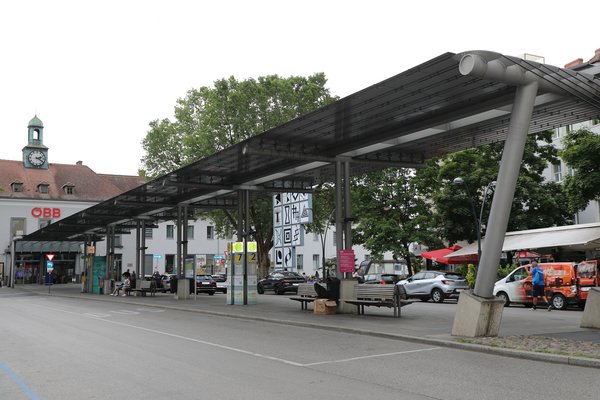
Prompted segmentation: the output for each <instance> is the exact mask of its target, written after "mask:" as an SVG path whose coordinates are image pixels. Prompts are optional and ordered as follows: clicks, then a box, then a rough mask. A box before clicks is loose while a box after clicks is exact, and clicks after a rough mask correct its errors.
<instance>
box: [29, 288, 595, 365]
mask: <svg viewBox="0 0 600 400" xmlns="http://www.w3.org/2000/svg"><path fill="white" fill-rule="evenodd" d="M30 293H35V294H37V295H40V296H54V297H64V298H71V299H86V300H91V301H105V302H106V301H107V300H109V299H108V298H104V296H98V297H89V296H83V295H82V296H73V295H65V294H56V293H51V294H47V293H37V292H30ZM109 302H110V301H109ZM126 302H127V304H133V305H137V306H143V307H156V308H164V309H167V310H177V311H186V312H194V313H199V314H205V315H214V316H217V317H224V318H235V319H241V320H249V321H260V322H267V323H271V324H278V325H287V326H290V325H291V326H298V327H304V328H312V329H321V330H327V331H332V332H344V333H351V334H355V335H363V336H371V337H380V338H385V339H392V340H401V341H406V342H412V343H420V344H427V345H433V346H439V347H447V348H453V349H459V350H468V351H474V352H480V353H486V354H494V355H499V356H503V357H511V358H525V359H528V360H533V361H541V362H548V363H554V364H566V365H573V366H578V367H586V368H598V369H600V359H595V358H585V357H573V356H564V355H560V354H552V353H538V352H533V351H525V350H516V349H509V348H502V347H493V346H485V345H480V344H473V343H461V342H459V341H454V340H444V339H434V338H427V337H418V336H410V335H402V334H393V333H385V332H377V331H369V330H365V329H357V328H347V327H339V326H334V325H327V324H315V323H310V322H301V321H292V320H282V319H273V318H265V317H258V316H247V315H239V314H232V313H223V312H218V311H209V310H199V309H195V308H189V307H180V306H169V305H164V304H147V303H142V302H136V301H135V300H131V299H130V298H128V299H126ZM457 340H460V338H459V337H457ZM467 340H468V339H467Z"/></svg>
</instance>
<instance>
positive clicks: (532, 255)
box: [516, 251, 542, 258]
mask: <svg viewBox="0 0 600 400" xmlns="http://www.w3.org/2000/svg"><path fill="white" fill-rule="evenodd" d="M516 256H517V258H540V257H541V256H542V255H541V254H540V253H536V252H535V251H517V254H516Z"/></svg>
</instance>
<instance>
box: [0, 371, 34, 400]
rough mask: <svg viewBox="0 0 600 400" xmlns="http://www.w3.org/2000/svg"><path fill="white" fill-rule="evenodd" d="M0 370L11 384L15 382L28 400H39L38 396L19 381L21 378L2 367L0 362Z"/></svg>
mask: <svg viewBox="0 0 600 400" xmlns="http://www.w3.org/2000/svg"><path fill="white" fill-rule="evenodd" d="M0 369H1V370H3V371H4V373H6V375H8V377H9V378H10V379H12V380H13V382H15V383H16V384H17V385H18V386H19V387H20V388H21V390H22V391H23V393H24V394H25V395H26V396H27V397H28V398H29V399H30V400H39V397H38V395H37V394H36V393H35V392H34V391H33V390H32V389H31V388H30V387H29V386H27V385H26V384H25V382H23V381H22V380H21V378H19V376H18V375H17V374H16V373H15V371H13V370H12V369H10V368H8V367H7V366H6V365H4V364H3V363H1V362H0Z"/></svg>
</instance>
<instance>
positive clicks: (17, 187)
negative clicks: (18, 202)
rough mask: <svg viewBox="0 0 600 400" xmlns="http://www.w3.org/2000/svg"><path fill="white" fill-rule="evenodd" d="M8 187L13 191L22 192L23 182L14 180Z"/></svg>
mask: <svg viewBox="0 0 600 400" xmlns="http://www.w3.org/2000/svg"><path fill="white" fill-rule="evenodd" d="M10 187H11V188H12V191H13V193H21V192H23V182H19V181H14V182H13V183H11V184H10Z"/></svg>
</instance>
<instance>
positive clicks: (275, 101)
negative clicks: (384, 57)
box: [142, 73, 336, 275]
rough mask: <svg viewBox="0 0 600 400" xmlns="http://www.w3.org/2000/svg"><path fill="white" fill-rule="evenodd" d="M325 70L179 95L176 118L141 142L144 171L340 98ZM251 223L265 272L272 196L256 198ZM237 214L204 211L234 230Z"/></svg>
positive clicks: (156, 124) (186, 160)
mask: <svg viewBox="0 0 600 400" xmlns="http://www.w3.org/2000/svg"><path fill="white" fill-rule="evenodd" d="M326 82H327V80H326V78H325V74H323V73H317V74H314V75H311V76H308V77H298V76H292V77H289V78H282V77H279V76H277V75H270V76H264V77H260V78H258V79H247V80H243V81H238V80H236V79H235V78H234V77H230V78H229V79H221V80H218V81H216V82H215V83H214V87H201V88H199V89H192V90H190V91H188V92H187V95H186V97H184V98H181V99H179V100H177V104H176V106H175V120H174V121H170V120H167V119H163V120H160V121H159V120H155V121H152V122H151V123H150V130H149V131H148V133H147V135H146V137H145V138H144V140H143V141H142V146H143V148H144V151H145V155H144V157H143V158H142V163H143V166H144V171H143V172H144V173H145V174H146V175H147V176H149V177H151V178H154V177H157V176H160V175H163V174H166V173H168V172H170V171H172V170H174V169H176V168H180V167H182V166H184V165H187V164H190V163H191V162H193V161H195V160H197V159H199V158H202V157H206V156H209V155H211V154H214V153H215V152H217V151H220V150H222V149H225V148H227V147H230V146H232V145H234V144H236V143H239V142H240V141H242V140H245V139H247V138H249V137H251V136H253V135H256V134H259V133H262V132H265V131H267V130H269V129H271V128H274V127H276V126H279V125H282V124H284V123H286V122H288V121H290V120H292V119H294V118H297V117H299V116H301V115H303V114H306V113H308V112H311V111H313V110H316V109H318V108H320V107H322V106H325V105H327V104H329V103H332V102H333V101H335V100H336V98H335V97H333V96H331V95H330V93H329V89H327V88H326V87H325V84H326ZM250 208H251V209H250V220H251V221H250V222H251V225H252V230H253V231H254V232H256V233H255V234H254V239H255V240H256V241H257V246H258V261H259V265H260V268H261V275H264V273H265V272H266V271H267V270H268V268H269V264H270V262H269V254H268V252H269V249H270V248H271V247H272V245H273V238H272V217H271V198H270V197H269V198H261V199H257V200H254V201H253V202H252V204H251V207H250ZM235 215H236V214H235V213H229V214H226V213H224V212H211V213H209V214H204V215H202V216H203V217H208V218H210V219H211V220H213V221H214V222H215V225H216V230H217V232H218V233H223V232H233V231H235V230H236V224H235V221H234V220H232V217H235Z"/></svg>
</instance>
